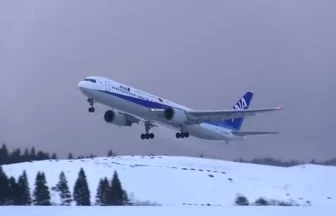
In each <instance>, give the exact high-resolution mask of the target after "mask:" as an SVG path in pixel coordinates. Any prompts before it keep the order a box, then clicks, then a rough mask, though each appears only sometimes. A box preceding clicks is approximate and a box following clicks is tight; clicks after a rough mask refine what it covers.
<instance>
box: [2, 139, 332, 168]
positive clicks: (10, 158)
mask: <svg viewBox="0 0 336 216" xmlns="http://www.w3.org/2000/svg"><path fill="white" fill-rule="evenodd" d="M106 156H108V157H112V156H116V153H115V152H113V151H112V150H109V151H108V152H107V154H106ZM95 157H97V156H96V155H94V154H90V155H87V156H83V155H81V156H77V157H74V156H73V154H72V153H69V154H68V157H67V159H83V158H95ZM200 157H203V155H200ZM50 159H54V160H56V159H58V157H57V155H56V153H52V154H50V153H48V152H44V151H41V150H39V151H36V150H35V147H32V148H31V149H28V148H25V149H24V150H23V151H22V150H21V149H15V150H13V151H11V152H9V151H8V149H7V147H6V144H2V147H1V148H0V165H5V164H13V163H21V162H28V161H39V160H50ZM234 161H235V162H241V163H252V164H261V165H270V166H280V167H291V166H296V165H301V164H306V163H307V162H304V161H296V160H290V161H282V160H277V159H273V158H258V159H252V160H245V159H241V158H240V159H236V160H234ZM308 163H311V164H317V165H325V166H336V158H334V159H331V160H325V161H316V160H315V159H312V160H311V161H309V162H308Z"/></svg>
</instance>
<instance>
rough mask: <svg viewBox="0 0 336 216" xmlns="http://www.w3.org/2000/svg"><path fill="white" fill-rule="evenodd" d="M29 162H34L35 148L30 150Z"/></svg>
mask: <svg viewBox="0 0 336 216" xmlns="http://www.w3.org/2000/svg"><path fill="white" fill-rule="evenodd" d="M30 160H36V151H35V147H32V148H31V150H30Z"/></svg>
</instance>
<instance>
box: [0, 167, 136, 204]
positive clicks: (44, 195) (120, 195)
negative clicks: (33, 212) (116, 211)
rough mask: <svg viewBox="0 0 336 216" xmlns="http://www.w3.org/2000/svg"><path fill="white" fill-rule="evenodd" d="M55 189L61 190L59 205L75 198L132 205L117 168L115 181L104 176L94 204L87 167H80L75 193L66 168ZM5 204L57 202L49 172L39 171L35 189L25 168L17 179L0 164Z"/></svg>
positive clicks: (83, 201) (1, 194)
mask: <svg viewBox="0 0 336 216" xmlns="http://www.w3.org/2000/svg"><path fill="white" fill-rule="evenodd" d="M51 190H52V191H55V192H57V193H58V194H59V197H60V200H61V203H59V204H57V205H62V206H70V205H72V203H73V202H74V203H75V205H77V206H91V205H101V206H111V205H115V206H122V205H131V203H130V202H129V200H128V196H127V192H126V191H125V190H124V189H123V188H122V185H121V182H120V180H119V177H118V173H117V172H116V171H115V172H114V174H113V177H112V180H111V182H109V180H108V178H107V177H105V178H103V179H101V180H100V182H99V185H98V187H97V195H96V197H95V198H96V199H95V203H93V204H92V203H91V192H90V189H89V185H88V183H87V179H86V174H85V172H84V169H83V168H81V169H80V170H79V173H78V177H77V180H76V182H75V186H74V188H73V193H72V194H71V192H70V188H69V186H68V181H67V179H66V176H65V174H64V172H63V171H62V172H61V173H60V175H59V180H58V183H57V184H56V185H55V187H52V188H51ZM4 205H18V206H27V205H36V206H50V205H53V204H52V202H51V191H50V189H49V186H48V183H47V178H46V176H45V173H44V172H38V173H37V174H36V178H35V186H34V190H33V191H32V192H31V189H30V187H29V182H28V178H27V173H26V171H25V170H24V171H23V173H22V174H21V175H20V176H19V178H18V179H17V180H16V179H15V178H14V177H12V176H11V177H8V176H7V175H6V173H5V172H4V171H3V169H2V167H1V166H0V206H4Z"/></svg>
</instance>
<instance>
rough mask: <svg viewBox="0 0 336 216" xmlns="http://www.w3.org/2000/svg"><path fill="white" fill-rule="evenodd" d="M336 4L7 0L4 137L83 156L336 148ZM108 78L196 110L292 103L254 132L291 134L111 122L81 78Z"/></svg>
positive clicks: (2, 15) (309, 152)
mask: <svg viewBox="0 0 336 216" xmlns="http://www.w3.org/2000/svg"><path fill="white" fill-rule="evenodd" d="M335 6H336V2H335V1H327V0H325V1H313V0H306V1H298V0H282V1H267V0H260V1H222V0H211V1H200V0H170V1H155V0H141V1H140V0H138V1H122V0H120V1H114V0H100V1H98V0H70V1H69V0H49V1H44V0H39V1H38V0H29V1H24V0H2V1H1V2H0V74H1V75H0V80H1V85H0V92H1V112H0V141H1V142H5V143H7V145H8V146H9V147H10V148H14V147H30V146H32V145H34V146H36V147H37V148H40V149H43V150H48V151H55V152H57V153H59V154H64V155H65V154H67V153H68V152H70V151H71V152H74V153H75V155H79V154H89V153H94V154H97V155H105V154H106V152H107V150H108V149H110V148H111V149H114V150H115V151H116V152H117V153H119V154H128V153H132V154H144V153H157V154H165V153H167V154H175V155H192V156H198V155H199V154H200V153H203V154H204V155H205V156H207V157H215V158H226V159H232V158H238V157H245V158H255V157H264V156H272V157H277V158H283V159H291V158H295V159H299V160H301V159H309V158H312V157H314V158H317V159H327V158H330V157H335V156H336V154H335V152H336V143H335V141H334V134H333V133H334V132H335V120H336V118H335V113H334V110H335V109H336V103H335V99H334V98H335V96H336V93H335V90H336V87H335V81H336V74H335V71H336V61H335V57H336V55H335V54H336V42H335V38H336V28H335V20H336V15H335V10H336V7H335ZM88 75H101V76H106V77H109V78H111V79H115V80H117V81H120V82H123V83H125V84H129V85H131V86H134V87H136V88H139V89H142V90H145V91H149V92H152V93H153V94H156V95H160V96H162V97H165V98H167V99H170V100H173V101H175V102H177V103H181V104H184V105H186V106H189V107H192V108H195V109H226V108H227V109H229V108H231V106H232V105H233V104H234V103H235V102H236V101H237V99H239V97H241V96H242V95H243V94H244V93H245V91H247V90H252V91H254V92H255V97H254V101H253V102H252V107H254V108H256V107H269V106H271V107H273V106H278V105H280V106H282V107H283V109H284V110H283V111H282V112H280V113H270V114H262V115H259V116H256V117H252V118H249V119H247V120H246V121H245V123H244V125H243V128H242V129H243V130H270V131H279V132H281V134H280V135H276V136H263V137H250V138H249V139H247V140H246V141H245V142H236V143H231V144H229V145H226V144H224V143H223V142H209V141H200V140H197V139H183V140H176V139H175V135H174V134H175V132H173V131H170V130H165V129H154V130H153V132H154V133H156V137H155V139H154V140H149V141H142V140H140V134H141V133H142V132H143V131H144V128H143V127H141V126H136V127H133V128H118V127H115V126H112V125H108V124H106V123H105V122H104V120H103V114H104V112H105V111H106V109H107V108H106V107H103V106H99V105H98V106H96V108H97V111H96V113H95V114H93V115H92V114H89V113H88V112H87V109H88V104H87V102H86V98H85V97H84V95H82V94H81V93H80V91H79V90H78V88H77V83H78V82H79V81H80V80H82V79H83V78H84V77H86V76H88Z"/></svg>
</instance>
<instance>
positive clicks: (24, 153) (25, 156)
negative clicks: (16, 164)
mask: <svg viewBox="0 0 336 216" xmlns="http://www.w3.org/2000/svg"><path fill="white" fill-rule="evenodd" d="M22 157H23V158H22V161H25V162H26V161H29V160H30V155H29V150H28V148H25V150H24V152H23V155H22Z"/></svg>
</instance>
